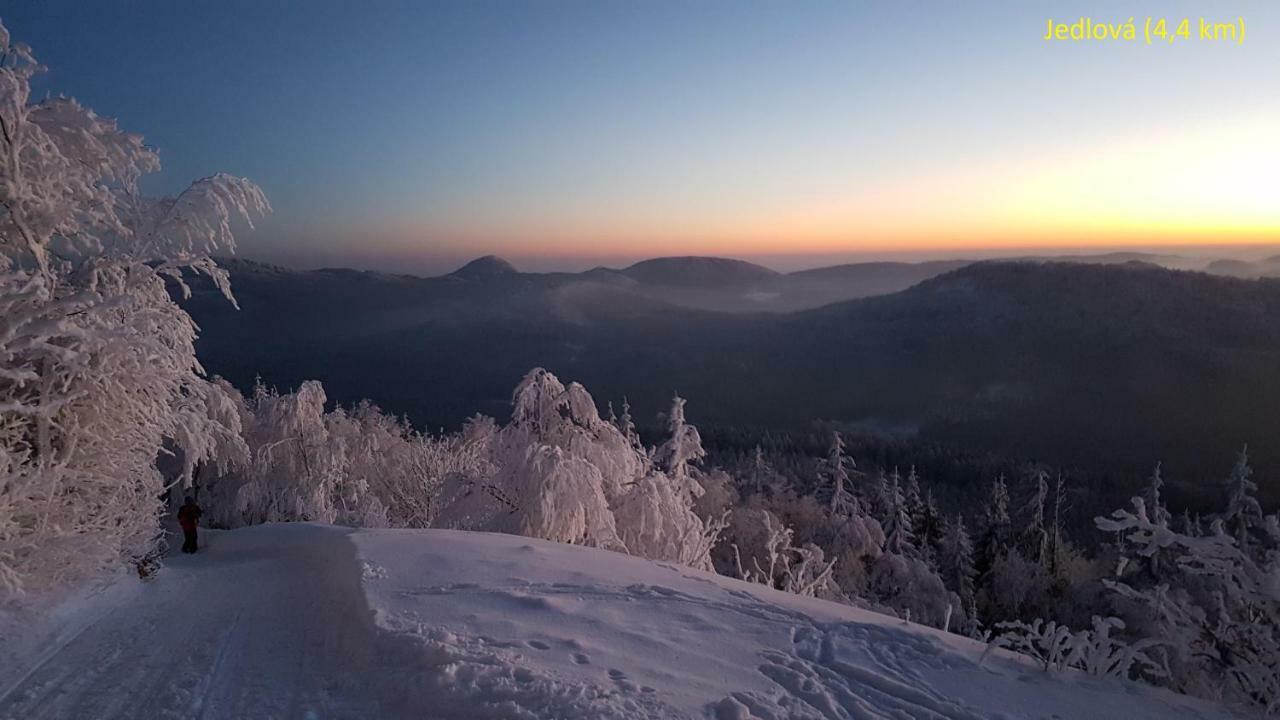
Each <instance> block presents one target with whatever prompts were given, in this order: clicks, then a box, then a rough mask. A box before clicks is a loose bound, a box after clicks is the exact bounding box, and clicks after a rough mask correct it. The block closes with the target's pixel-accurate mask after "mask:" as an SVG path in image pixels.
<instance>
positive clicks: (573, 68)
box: [5, 0, 1280, 272]
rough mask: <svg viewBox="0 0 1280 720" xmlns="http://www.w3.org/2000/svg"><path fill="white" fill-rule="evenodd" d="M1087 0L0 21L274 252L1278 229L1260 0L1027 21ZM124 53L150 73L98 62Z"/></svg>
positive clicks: (707, 250)
mask: <svg viewBox="0 0 1280 720" xmlns="http://www.w3.org/2000/svg"><path fill="white" fill-rule="evenodd" d="M1103 8H1105V5H1104V4H1099V3H1084V4H1083V5H1081V4H1079V3H1051V4H1046V5H1035V6H1029V5H1027V4H1025V3H996V4H994V5H983V6H975V7H972V8H964V9H961V8H945V9H935V10H933V11H930V12H925V11H923V10H908V9H904V8H891V7H888V6H876V5H865V6H854V5H847V4H843V3H815V4H813V5H810V6H808V7H807V8H806V9H805V10H804V11H801V12H786V11H784V10H783V9H782V8H780V7H777V6H773V5H769V4H764V3H760V4H756V5H754V7H753V10H754V11H755V12H752V13H735V12H733V9H732V7H731V6H730V5H728V4H724V3H709V4H701V5H697V6H692V5H685V4H677V3H663V4H658V5H655V6H653V7H652V8H651V9H650V11H649V12H641V11H640V10H639V9H638V8H629V7H626V6H623V5H616V4H611V3H600V4H593V3H563V4H556V5H552V6H545V7H540V8H536V9H535V8H527V9H523V10H517V11H514V12H511V11H510V9H509V8H507V9H506V10H507V11H508V12H505V13H501V14H500V13H499V12H498V10H497V8H496V7H489V6H484V7H478V8H475V9H473V10H472V11H464V10H463V9H462V8H461V7H460V6H456V5H429V4H422V5H417V6H414V7H413V8H411V9H408V11H407V13H406V14H404V15H403V16H401V17H400V18H399V19H398V20H397V22H395V23H386V22H383V21H382V18H380V16H379V13H372V14H367V15H366V14H360V13H356V12H353V11H352V10H351V9H350V8H347V7H344V6H342V5H340V4H337V5H331V6H326V10H325V11H323V12H313V13H301V12H297V11H289V12H274V11H268V10H266V9H264V8H261V7H257V6H255V5H254V4H252V3H240V4H235V3H233V4H232V5H229V6H226V7H225V8H221V9H219V10H216V11H215V10H214V9H212V8H204V9H200V10H197V11H195V15H196V17H187V16H186V15H182V14H175V13H173V12H171V11H169V10H166V9H164V8H163V7H162V6H160V5H158V4H148V3H139V4H136V5H133V6H130V7H106V6H102V7H99V8H84V7H80V6H79V5H78V4H75V3H60V2H50V3H39V4H27V5H20V6H16V7H14V8H12V9H11V10H10V11H9V13H8V14H7V16H6V18H5V19H6V22H7V23H8V24H9V25H10V26H11V28H12V30H13V32H14V33H15V34H17V35H20V36H22V37H23V38H25V39H26V41H27V42H28V43H29V44H30V45H31V46H32V47H33V49H34V50H35V51H36V52H38V53H39V55H40V57H41V58H44V59H45V61H46V62H47V63H48V65H49V66H50V67H52V68H54V70H53V71H52V72H51V73H49V74H48V75H47V76H43V77H41V78H38V83H39V84H38V85H37V89H38V90H40V91H53V92H57V93H65V94H67V95H69V96H72V97H77V98H80V99H82V100H84V101H86V102H90V103H91V104H92V106H93V107H95V108H96V109H97V110H98V112H100V113H102V114H103V115H104V116H107V117H113V118H118V119H119V120H120V122H121V123H122V125H125V126H128V127H135V128H138V129H139V130H140V131H141V132H143V133H144V134H145V135H146V137H147V138H148V139H149V142H152V143H154V144H155V146H156V147H157V148H158V150H159V151H160V157H161V160H162V162H163V164H164V170H163V171H162V172H161V173H159V175H158V177H157V178H155V179H148V181H147V182H148V187H149V189H151V190H152V191H156V192H172V191H173V190H174V188H175V185H174V184H173V183H174V180H173V178H178V177H191V176H200V175H204V174H208V173H209V172H212V171H213V170H214V169H215V168H219V169H229V170H231V171H234V172H237V173H241V174H244V175H247V176H252V177H255V178H257V179H258V181H259V182H260V184H261V185H262V187H263V188H264V190H265V191H266V192H267V194H268V195H269V196H270V197H271V198H272V202H273V205H274V208H275V212H274V213H273V215H272V216H271V217H270V218H268V219H266V220H265V221H264V222H263V223H262V224H261V225H260V226H259V229H258V231H257V232H255V233H254V234H253V235H252V236H249V237H247V238H246V240H245V241H244V243H243V244H242V246H241V252H242V254H243V255H244V256H245V257H247V258H260V259H263V260H268V261H272V262H279V263H282V264H286V265H290V266H296V267H316V266H320V265H350V266H353V267H368V268H373V269H382V270H395V269H398V268H404V267H406V265H407V266H409V267H412V268H414V269H415V271H418V272H426V271H428V270H429V269H432V268H443V267H446V266H448V265H449V264H451V263H454V262H456V261H458V260H460V259H462V258H466V257H474V256H478V255H484V254H497V255H502V256H510V257H512V258H520V259H523V260H525V261H527V262H529V263H531V264H532V265H534V266H539V267H553V266H557V264H559V265H564V266H566V267H578V266H582V265H584V264H586V263H589V262H591V261H593V259H599V258H619V259H640V258H644V257H654V256H662V255H726V256H732V257H743V258H751V257H768V256H788V257H793V256H795V257H798V256H812V257H813V258H815V262H818V261H817V260H816V259H817V258H821V257H847V258H856V257H863V256H866V257H884V256H887V255H893V254H908V255H937V254H966V253H969V254H972V253H979V254H983V253H992V252H997V253H998V252H1027V251H1034V250H1036V249H1038V248H1039V249H1048V248H1058V249H1078V250H1082V251H1094V250H1102V249H1121V248H1128V249H1134V248H1147V247H1152V248H1154V247H1183V246H1212V245H1222V246H1224V247H1225V246H1229V245H1245V246H1265V245H1280V202H1277V200H1276V191H1275V190H1274V189H1272V188H1276V187H1280V133H1276V132H1274V128H1275V127H1278V126H1280V102H1278V101H1277V100H1276V99H1275V98H1276V97H1278V96H1280V82H1278V81H1277V79H1276V77H1275V75H1274V73H1271V72H1269V71H1268V70H1267V68H1273V67H1276V66H1277V64H1280V49H1277V46H1276V45H1275V44H1273V43H1267V42H1265V38H1266V37H1267V33H1268V32H1269V31H1271V30H1273V29H1274V28H1275V27H1276V25H1277V23H1280V9H1276V8H1250V11H1249V13H1248V18H1249V23H1248V28H1249V32H1250V33H1251V34H1252V35H1253V36H1254V37H1256V38H1258V40H1257V41H1256V42H1230V43H1223V42H1208V41H1198V42H1187V43H1185V44H1181V45H1170V46H1167V47H1161V46H1150V45H1148V44H1147V43H1145V42H1144V41H1143V40H1142V39H1140V38H1139V39H1135V40H1134V41H1133V42H1123V41H1105V42H1104V41H1099V40H1088V41H1070V40H1066V41H1063V40H1053V41H1047V40H1046V39H1045V29H1044V28H1045V27H1046V20H1050V21H1062V22H1067V23H1074V22H1076V20H1075V17H1076V16H1085V15H1089V16H1091V17H1096V18H1097V23H1103V22H1104V20H1105V21H1106V22H1111V23H1121V24H1122V23H1124V22H1125V21H1126V19H1128V16H1127V15H1126V17H1125V18H1110V17H1109V16H1105V13H1103V12H1101V9H1103ZM1095 10H1096V11H1098V12H1093V11H1095ZM1139 10H1142V11H1144V12H1146V11H1152V12H1154V11H1157V10H1158V11H1159V12H1160V13H1161V17H1163V16H1168V17H1174V16H1176V15H1178V14H1179V13H1182V14H1186V15H1189V16H1194V17H1200V16H1203V13H1199V12H1194V13H1193V11H1197V6H1196V4H1195V3H1194V2H1178V3H1162V2H1153V1H1152V0H1146V1H1145V2H1139V3H1137V4H1136V5H1135V7H1133V8H1129V9H1127V12H1129V13H1134V14H1137V15H1138V16H1139V17H1142V15H1141V14H1139V13H1138V11H1139ZM1217 12H1219V13H1221V15H1222V17H1223V18H1224V19H1229V20H1232V21H1234V20H1235V18H1236V17H1237V13H1235V12H1234V11H1232V10H1231V9H1229V8H1225V7H1224V8H1219V9H1217ZM1241 17H1243V16H1241ZM232 18H234V20H233V19H232ZM55 27H57V28H64V29H63V30H60V31H58V32H54V31H53V30H52V29H53V28H55ZM1091 27H1093V26H1091ZM91 28H92V29H93V30H91ZM1136 30H1142V28H1136ZM156 31H161V32H162V33H163V36H164V37H165V38H166V39H165V40H164V41H163V42H160V43H137V42H135V40H134V38H135V37H136V36H138V35H139V34H142V33H147V34H151V33H154V32H156ZM320 38H323V41H321V40H320ZM497 45H501V46H503V47H504V48H505V51H504V52H503V53H501V54H495V53H493V52H490V50H489V48H491V47H496V46H497ZM125 46H129V47H132V48H133V49H132V50H130V51H129V52H122V48H123V47H125ZM178 47H182V48H183V51H182V52H177V53H174V52H171V50H172V49H173V48H178ZM161 55H163V59H162V60H161V59H160V56H161ZM107 58H113V59H115V60H118V62H116V63H113V64H107V63H104V62H103V61H104V60H105V59H107ZM144 65H145V66H147V67H148V68H156V67H163V68H164V71H163V73H159V72H157V71H155V70H147V77H149V78H150V81H149V82H148V83H146V84H143V85H132V84H121V83H119V82H117V77H118V74H119V73H127V72H131V71H133V70H134V69H135V68H137V67H141V66H144ZM109 67H110V68H114V69H107V68H109ZM286 78H287V79H288V81H289V83H290V84H289V85H288V88H289V89H288V90H287V91H286V92H284V93H273V92H270V91H268V90H267V88H269V87H272V86H273V85H274V84H276V83H279V82H281V81H283V80H285V79H286ZM286 121H287V123H288V125H285V124H284V123H285V122H286ZM213 157H217V158H218V162H217V164H215V163H214V162H213V160H212V158H213Z"/></svg>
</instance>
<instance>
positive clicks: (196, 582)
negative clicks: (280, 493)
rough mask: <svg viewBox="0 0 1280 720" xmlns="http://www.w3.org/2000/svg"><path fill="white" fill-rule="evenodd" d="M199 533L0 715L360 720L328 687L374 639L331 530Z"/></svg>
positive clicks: (15, 693) (339, 540) (349, 556)
mask: <svg viewBox="0 0 1280 720" xmlns="http://www.w3.org/2000/svg"><path fill="white" fill-rule="evenodd" d="M206 535H208V536H210V540H212V542H211V543H209V544H208V545H207V546H206V547H204V548H202V549H201V552H200V553H198V554H197V555H194V556H186V555H181V554H174V555H171V556H170V557H169V558H168V559H167V561H166V562H167V566H166V568H165V569H164V570H163V571H162V572H161V573H160V574H159V575H158V576H157V577H156V578H155V579H154V580H152V581H150V582H149V583H148V585H147V587H146V592H143V593H139V594H138V595H137V596H136V598H135V601H134V602H133V603H132V604H130V605H127V606H123V607H117V608H115V609H114V610H113V611H111V612H109V613H107V614H105V615H104V616H102V617H100V618H99V619H98V620H97V621H96V622H95V623H94V624H93V625H91V626H89V627H87V628H85V629H84V630H82V631H81V632H80V633H79V634H78V635H77V636H76V637H74V638H71V639H70V640H69V641H68V642H67V643H66V644H65V645H63V646H62V647H61V648H60V649H58V650H57V651H56V652H54V653H53V654H52V655H50V656H49V657H47V658H46V659H45V660H44V661H43V663H42V664H40V665H39V666H38V667H36V668H35V669H34V670H32V671H31V672H30V673H29V674H28V675H27V676H26V677H25V678H24V679H23V680H22V681H21V682H20V683H19V684H18V685H17V687H15V688H13V689H12V690H10V692H9V693H8V694H7V695H6V696H5V697H4V698H0V718H5V720H10V719H11V720H43V719H45V718H49V719H53V718H157V719H159V718H202V719H204V720H215V719H218V718H302V717H317V718H320V717H368V715H367V714H366V711H367V710H368V709H369V708H368V707H365V706H361V705H359V704H356V705H355V706H347V705H346V704H345V703H347V702H349V701H348V700H345V699H344V700H341V701H340V700H339V699H338V698H339V697H340V694H339V693H335V692H334V691H335V690H338V689H340V688H341V684H342V683H341V681H342V678H343V676H344V673H345V671H347V670H350V669H352V668H358V666H359V665H360V664H361V661H362V659H363V658H364V657H366V656H367V653H368V650H369V649H370V648H371V647H372V638H373V637H374V630H373V628H372V627H371V623H370V622H369V613H368V610H367V608H366V607H365V605H364V601H363V596H362V594H361V593H360V592H359V581H358V574H357V571H356V569H355V555H354V550H353V547H352V546H351V543H350V542H349V541H348V540H347V539H346V538H345V537H343V534H342V533H341V532H340V531H332V530H327V529H323V528H308V527H306V526H299V528H298V532H292V533H271V532H261V531H257V529H249V530H243V531H236V532H233V533H206Z"/></svg>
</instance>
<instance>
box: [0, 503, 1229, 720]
mask: <svg viewBox="0 0 1280 720" xmlns="http://www.w3.org/2000/svg"><path fill="white" fill-rule="evenodd" d="M203 536H204V538H205V542H206V547H205V548H203V549H202V551H201V553H200V554H197V555H195V556H185V555H180V554H175V555H170V556H169V557H168V559H167V561H166V567H165V568H164V570H163V571H161V572H160V573H159V575H158V576H157V577H155V578H154V579H152V580H149V581H147V582H145V583H140V582H138V581H137V580H136V578H132V577H127V578H126V577H120V578H118V579H117V582H116V584H115V585H113V586H111V587H110V588H109V589H108V590H107V591H105V592H99V593H97V594H96V595H93V596H92V597H87V598H85V597H81V598H77V599H75V600H74V601H72V602H69V603H67V604H66V605H64V606H63V607H61V608H59V609H57V610H56V611H55V612H54V613H52V614H50V615H49V618H50V620H49V621H48V622H51V623H52V626H51V627H52V629H54V630H60V631H61V634H62V637H61V638H60V640H59V641H58V642H55V643H42V644H41V645H39V646H37V645H33V644H32V643H31V642H30V638H32V637H36V636H47V634H48V632H49V629H50V628H42V627H40V626H36V625H33V626H31V627H28V628H27V629H26V630H25V631H24V632H23V633H19V634H18V636H17V637H16V639H15V637H12V636H6V637H5V638H4V644H3V647H4V651H3V652H4V654H0V662H3V663H4V666H3V667H0V693H3V694H0V718H4V719H6V720H7V719H9V718H13V719H15V720H16V719H17V718H23V719H30V720H40V719H42V718H69V717H93V718H115V717H120V718H124V717H147V718H170V717H172V718H178V717H183V718H187V717H200V718H295V717H297V718H356V717H362V718H369V717H387V718H401V717H404V718H410V717H414V718H679V717H691V718H702V717H711V718H717V719H722V718H723V719H733V718H752V717H755V718H761V719H765V718H778V719H781V718H797V719H805V718H952V719H967V718H974V719H976V718H1055V717H1056V718H1081V717H1090V718H1125V720H1143V719H1146V718H1150V719H1152V720H1154V719H1155V718H1206V719H1207V718H1226V717H1232V716H1231V715H1230V714H1229V713H1227V712H1226V711H1225V710H1223V709H1221V708H1219V707H1216V706H1213V705H1211V704H1208V703H1205V702H1202V701H1197V700H1193V699H1190V698H1187V697H1183V696H1177V695H1174V694H1172V693H1168V692H1165V691H1161V690H1156V689H1154V688H1149V687H1145V686H1141V685H1136V684H1130V683H1122V682H1119V681H1114V680H1102V679H1097V678H1092V677H1087V676H1084V675H1082V674H1078V673H1074V672H1066V673H1061V674H1052V675H1046V674H1044V673H1042V672H1041V671H1040V670H1039V669H1038V668H1036V667H1035V666H1034V665H1033V664H1032V663H1030V662H1026V661H1023V660H1022V659H1020V658H1016V657H1014V656H1011V655H1008V654H1006V653H1003V652H1000V653H994V654H992V655H991V656H989V657H987V658H986V660H985V661H982V662H980V659H981V656H982V654H983V650H984V649H985V646H983V645H980V644H978V643H974V642H972V641H969V640H965V639H962V638H959V637H957V636H952V635H947V634H945V633H941V632H939V631H936V630H931V629H928V628H924V627H921V626H918V625H912V624H907V623H904V622H902V621H901V620H897V619H893V618H888V617H886V616H881V615H877V614H874V613H870V612H866V611H862V610H858V609H855V608H851V607H848V606H844V605H837V604H834V603H829V602H825V601H821V600H816V599H813V598H802V597H799V596H794V595H789V594H786V593H781V592H778V591H774V590H771V589H768V588H766V587H763V586H759V585H752V584H748V583H744V582H741V581H737V580H733V579H729V578H724V577H721V576H717V575H713V574H709V573H705V572H701V571H696V570H692V569H689V568H687V567H683V566H678V565H674V564H669V563H661V562H652V561H648V560H643V559H640V558H636V557H631V556H626V555H621V554H618V553H612V552H608V551H605V550H598V549H591V548H584V547H578V546H570V545H561V544H556V543H551V542H545V541H541V540H533V539H529V538H524V537H518V536H511V535H496V534H485V533H468V532H460V531H447V530H349V529H343V528H336V527H330V526H323V525H312V524H302V523H297V524H271V525H262V526H256V527H251V528H245V529H239V530H233V531H225V532H216V531H213V532H210V531H206V532H205V533H204V535H203ZM10 633H12V630H11V631H10ZM23 638H26V641H25V642H20V641H22V640H23ZM12 648H22V650H20V651H17V652H14V651H12V650H11V649H12Z"/></svg>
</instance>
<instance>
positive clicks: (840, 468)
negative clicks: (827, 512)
mask: <svg viewBox="0 0 1280 720" xmlns="http://www.w3.org/2000/svg"><path fill="white" fill-rule="evenodd" d="M851 468H853V458H851V457H849V456H848V455H845V452H844V438H842V437H840V433H838V432H832V433H831V448H830V449H829V450H828V451H827V457H826V458H825V459H823V461H822V464H821V465H820V467H819V473H820V475H821V476H822V481H823V484H824V492H825V493H826V495H827V505H828V507H829V508H830V509H831V512H832V513H833V514H835V515H847V514H849V511H850V509H851V504H852V502H853V493H852V492H851V491H850V488H849V470H850V469H851Z"/></svg>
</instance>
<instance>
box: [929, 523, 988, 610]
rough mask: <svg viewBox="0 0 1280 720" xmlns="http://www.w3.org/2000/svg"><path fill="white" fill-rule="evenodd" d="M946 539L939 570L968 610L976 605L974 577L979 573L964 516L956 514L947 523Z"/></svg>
mask: <svg viewBox="0 0 1280 720" xmlns="http://www.w3.org/2000/svg"><path fill="white" fill-rule="evenodd" d="M945 538H946V539H945V541H944V542H943V543H942V552H941V554H940V555H939V558H938V571H939V573H940V574H941V575H942V580H943V582H945V583H946V585H947V589H948V590H950V591H952V592H954V593H955V594H956V595H957V596H959V598H960V602H961V606H962V607H963V608H964V609H965V610H966V612H967V611H969V609H970V608H972V607H973V605H974V579H975V578H976V577H977V575H978V571H977V569H976V568H975V567H974V564H973V541H972V540H970V539H969V531H968V529H966V528H965V526H964V516H963V515H956V517H955V519H954V520H952V521H950V522H948V523H947V524H946V530H945Z"/></svg>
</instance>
